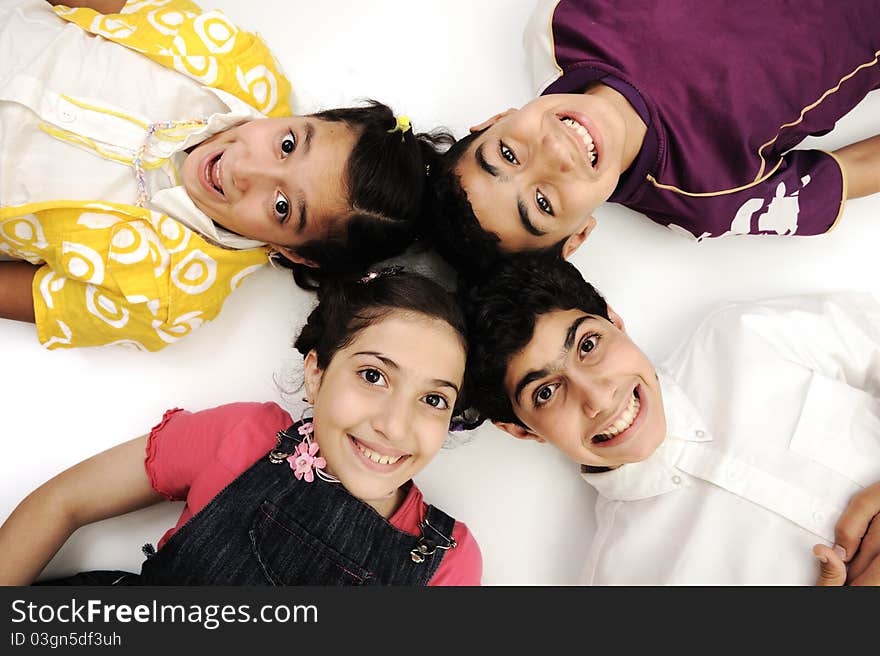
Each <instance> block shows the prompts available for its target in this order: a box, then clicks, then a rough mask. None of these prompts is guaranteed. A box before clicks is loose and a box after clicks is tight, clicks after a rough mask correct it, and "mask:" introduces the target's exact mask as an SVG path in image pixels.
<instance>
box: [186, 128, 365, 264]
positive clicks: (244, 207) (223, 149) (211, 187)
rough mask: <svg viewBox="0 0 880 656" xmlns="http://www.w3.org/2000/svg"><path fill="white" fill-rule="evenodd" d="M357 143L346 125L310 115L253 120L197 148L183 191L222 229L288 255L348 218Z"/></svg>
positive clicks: (188, 159) (190, 157)
mask: <svg viewBox="0 0 880 656" xmlns="http://www.w3.org/2000/svg"><path fill="white" fill-rule="evenodd" d="M356 138H357V137H356V134H355V132H353V131H352V130H351V128H349V127H348V126H347V125H346V124H345V123H336V122H329V121H324V120H320V119H316V118H313V117H309V116H304V117H301V116H289V117H285V118H267V119H259V120H255V121H250V122H248V123H244V124H242V125H239V126H237V127H234V128H230V129H228V130H224V131H223V132H220V133H218V134H216V135H214V136H213V137H211V138H210V139H208V140H206V141H204V142H202V143H201V144H199V145H198V146H196V147H195V148H194V149H193V151H192V152H191V153H190V154H189V155H187V157H186V159H185V160H184V163H183V186H184V188H185V189H186V192H187V194H189V196H190V198H192V200H193V202H194V203H195V205H196V207H198V208H199V209H200V210H201V211H203V212H204V213H205V214H207V215H208V216H209V217H211V219H213V220H214V221H216V222H217V223H219V224H220V225H221V226H223V227H224V228H226V229H227V230H230V231H232V232H235V233H237V234H240V235H243V236H245V237H249V238H251V239H256V240H258V241H263V242H266V243H267V244H270V245H272V246H275V247H276V248H277V249H278V250H281V251H282V252H285V254H288V253H287V251H286V250H285V249H291V248H292V249H295V248H296V246H299V245H302V244H304V243H306V242H309V241H312V240H322V239H324V238H326V237H327V236H328V234H329V233H330V232H331V231H332V230H333V229H335V228H338V226H334V221H335V220H336V219H338V218H339V217H344V216H346V215H347V214H348V213H350V211H351V208H350V207H349V204H348V200H347V187H346V176H347V167H348V160H349V157H350V155H351V152H352V149H353V148H354V145H355V142H356ZM291 259H294V258H291Z"/></svg>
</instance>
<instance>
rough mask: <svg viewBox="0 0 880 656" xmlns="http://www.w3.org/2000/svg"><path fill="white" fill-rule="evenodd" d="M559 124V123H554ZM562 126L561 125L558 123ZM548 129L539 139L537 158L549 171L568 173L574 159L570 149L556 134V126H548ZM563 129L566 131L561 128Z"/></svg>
mask: <svg viewBox="0 0 880 656" xmlns="http://www.w3.org/2000/svg"><path fill="white" fill-rule="evenodd" d="M556 122H557V123H559V121H556ZM559 125H560V126H562V124H561V123H559ZM549 127H550V129H547V130H545V131H544V134H543V136H542V137H541V147H540V148H539V149H538V156H539V158H540V160H541V162H542V163H543V165H544V166H545V167H546V168H547V169H549V170H551V171H559V172H560V173H568V172H570V171H571V170H573V169H574V158H573V156H572V153H571V149H570V148H567V147H566V146H568V145H569V144H567V143H566V142H565V141H564V140H563V138H562V136H561V135H560V134H558V132H557V130H558V128H557V126H552V125H551V126H549ZM563 129H567V128H565V127H563Z"/></svg>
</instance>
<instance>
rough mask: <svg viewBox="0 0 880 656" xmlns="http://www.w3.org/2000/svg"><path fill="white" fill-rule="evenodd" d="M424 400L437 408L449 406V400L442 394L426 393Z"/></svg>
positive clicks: (442, 408) (443, 408)
mask: <svg viewBox="0 0 880 656" xmlns="http://www.w3.org/2000/svg"><path fill="white" fill-rule="evenodd" d="M422 400H423V401H424V402H425V403H427V404H428V405H429V406H431V407H432V408H437V409H438V410H446V409H447V408H449V401H447V400H446V399H445V398H444V397H443V396H442V395H440V394H426V395H425V396H423V397H422Z"/></svg>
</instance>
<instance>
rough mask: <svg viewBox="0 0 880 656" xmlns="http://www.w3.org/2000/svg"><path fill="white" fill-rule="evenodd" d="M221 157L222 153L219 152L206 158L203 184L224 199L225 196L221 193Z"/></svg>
mask: <svg viewBox="0 0 880 656" xmlns="http://www.w3.org/2000/svg"><path fill="white" fill-rule="evenodd" d="M222 157H223V152H222V151H221V152H219V153H217V154H216V155H214V156H213V157H210V158H208V160H207V161H206V162H205V170H204V175H205V182H207V183H208V184H209V185H210V186H211V187H212V188H213V189H214V190H215V191H216V192H217V193H218V194H220V195H221V196H223V197H224V198H225V197H226V194H225V193H224V192H223V177H222V172H223V171H222V169H221V168H220V160H221V159H222Z"/></svg>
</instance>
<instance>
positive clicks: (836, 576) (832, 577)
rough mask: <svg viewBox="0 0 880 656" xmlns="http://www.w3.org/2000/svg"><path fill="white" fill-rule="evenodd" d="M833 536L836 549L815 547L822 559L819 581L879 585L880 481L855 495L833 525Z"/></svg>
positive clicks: (834, 583) (815, 551) (821, 583)
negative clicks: (846, 563)
mask: <svg viewBox="0 0 880 656" xmlns="http://www.w3.org/2000/svg"><path fill="white" fill-rule="evenodd" d="M834 538H835V541H836V544H835V547H834V549H832V548H830V547H827V546H825V545H819V544H817V545H816V546H815V547H813V553H814V554H815V556H816V558H818V559H819V562H820V563H821V566H820V570H821V571H820V575H819V580H818V581H817V585H843V584H844V583H847V584H849V585H880V483H875V484H874V485H871V486H869V487H866V488H865V489H864V490H862V491H861V492H859V493H857V494H855V495H854V496H853V498H852V499H851V500H850V502H849V505H848V506H847V508H846V510H844V512H843V514H842V515H841V516H840V519H839V520H838V522H837V526H835V527H834ZM836 550H840V551H841V552H843V553H838V552H837V551H836ZM845 562H849V565H848V566H846V565H844V563H845ZM841 576H842V577H843V578H842V579H841Z"/></svg>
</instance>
